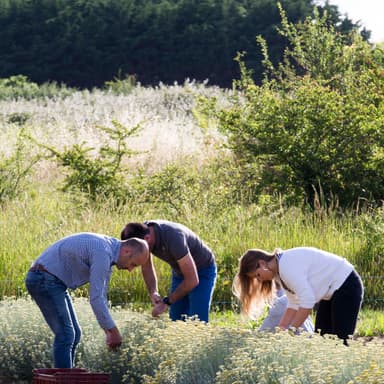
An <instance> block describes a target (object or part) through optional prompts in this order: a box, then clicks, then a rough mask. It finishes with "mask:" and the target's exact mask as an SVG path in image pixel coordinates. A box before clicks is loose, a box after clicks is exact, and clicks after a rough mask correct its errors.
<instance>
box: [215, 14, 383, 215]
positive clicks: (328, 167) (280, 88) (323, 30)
mask: <svg viewBox="0 0 384 384" xmlns="http://www.w3.org/2000/svg"><path fill="white" fill-rule="evenodd" d="M281 14H282V28H281V31H280V33H281V34H282V35H284V36H285V37H286V38H287V39H288V42H289V47H288V48H287V49H286V53H285V59H284V61H283V62H282V63H280V64H279V66H277V67H276V68H275V67H274V66H273V65H272V63H271V62H270V61H269V59H268V49H267V46H266V43H265V41H264V40H263V39H262V38H261V37H259V38H258V41H259V42H260V44H261V47H262V50H263V53H264V64H265V68H266V70H265V79H264V82H263V84H262V85H261V86H257V85H256V84H255V83H254V81H253V80H252V77H251V73H250V71H249V70H248V69H247V68H246V67H245V65H244V63H243V62H242V57H241V55H240V56H239V58H238V60H239V63H240V68H241V79H240V80H239V81H236V82H235V83H234V84H235V87H236V89H237V91H238V93H235V94H234V97H233V106H232V107H228V108H224V109H219V110H218V113H217V117H218V123H219V126H220V128H221V130H222V132H224V133H225V134H226V135H227V136H228V146H229V147H230V148H231V149H232V150H233V153H234V154H235V156H236V158H237V159H238V162H239V165H240V167H242V168H243V172H244V173H245V172H247V171H248V170H250V171H251V173H250V175H252V177H253V179H254V181H253V184H254V193H255V194H256V195H259V194H276V193H277V194H281V195H285V196H286V197H287V199H288V201H290V202H291V203H292V204H299V203H300V202H303V201H306V202H309V203H311V204H313V202H314V200H315V196H316V194H318V195H319V194H320V188H321V193H323V196H324V197H325V202H326V203H331V201H334V200H335V199H338V201H339V202H340V205H341V206H343V207H348V206H352V205H353V204H356V203H357V201H358V199H359V198H362V197H364V198H366V199H370V200H376V201H379V200H380V199H382V198H383V196H384V188H383V183H382V182H381V181H382V180H383V178H384V118H383V116H384V113H383V112H384V92H383V90H384V89H383V84H384V83H383V73H384V72H383V69H384V66H383V64H384V51H383V49H382V48H380V47H371V46H370V45H369V44H368V43H367V42H365V41H363V40H362V39H361V37H360V36H359V35H358V34H355V35H351V36H350V39H351V43H350V45H345V39H344V38H343V37H342V36H341V35H339V34H337V33H336V32H335V31H334V30H333V28H332V27H330V26H329V25H328V23H327V20H326V15H325V16H324V17H323V18H320V17H319V16H318V14H316V13H315V19H307V20H306V21H305V22H304V23H302V24H297V25H292V24H290V23H289V22H288V21H287V19H286V17H285V15H284V12H283V11H282V10H281ZM297 68H299V69H297ZM209 105H210V104H209ZM211 114H212V112H211Z"/></svg>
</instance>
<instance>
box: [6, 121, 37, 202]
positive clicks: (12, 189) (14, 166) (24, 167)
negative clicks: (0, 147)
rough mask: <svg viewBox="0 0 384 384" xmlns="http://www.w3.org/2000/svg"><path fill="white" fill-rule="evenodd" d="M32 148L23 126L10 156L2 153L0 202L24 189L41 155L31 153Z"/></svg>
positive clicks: (13, 196)
mask: <svg viewBox="0 0 384 384" xmlns="http://www.w3.org/2000/svg"><path fill="white" fill-rule="evenodd" d="M30 150H31V148H30V147H29V146H28V144H27V136H26V134H25V129H24V128H21V129H20V130H19V131H18V132H17V141H16V145H15V148H14V151H13V153H12V154H11V155H10V156H8V157H6V156H5V155H3V154H2V153H0V204H2V203H4V201H6V200H9V199H14V198H15V197H16V196H18V194H19V193H20V192H22V191H23V187H24V186H25V183H26V181H27V179H28V177H29V176H30V175H31V173H32V170H33V167H34V165H35V164H36V163H37V162H38V161H39V160H40V155H38V154H37V155H35V154H31V153H30Z"/></svg>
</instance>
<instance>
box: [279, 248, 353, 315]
mask: <svg viewBox="0 0 384 384" xmlns="http://www.w3.org/2000/svg"><path fill="white" fill-rule="evenodd" d="M278 264H279V275H280V276H279V277H280V281H281V285H282V286H283V287H284V290H285V292H286V294H287V298H288V308H292V309H298V308H299V307H302V308H313V306H314V305H315V304H316V303H317V302H319V301H320V300H330V299H331V297H332V295H333V293H334V292H335V291H336V290H337V289H338V288H340V286H341V285H342V284H343V283H344V281H345V280H346V278H347V277H348V276H349V274H350V273H351V272H352V271H353V269H354V268H353V265H352V264H351V263H349V262H348V261H347V260H346V259H344V258H342V257H340V256H337V255H335V254H333V253H330V252H326V251H323V250H320V249H317V248H312V247H298V248H292V249H287V250H284V251H282V253H281V255H280V258H279V260H278ZM290 291H293V293H292V292H290Z"/></svg>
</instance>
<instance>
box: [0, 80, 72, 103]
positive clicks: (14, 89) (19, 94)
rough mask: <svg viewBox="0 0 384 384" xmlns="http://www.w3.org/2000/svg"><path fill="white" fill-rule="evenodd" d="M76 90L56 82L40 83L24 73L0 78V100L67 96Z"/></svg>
mask: <svg viewBox="0 0 384 384" xmlns="http://www.w3.org/2000/svg"><path fill="white" fill-rule="evenodd" d="M73 92H74V91H73V90H71V89H70V88H68V87H66V86H65V85H60V86H59V85H58V84H57V83H56V82H46V83H44V84H42V85H38V84H37V83H34V82H32V81H30V80H29V79H28V77H27V76H24V75H15V76H10V77H9V78H3V79H0V100H7V99H21V98H23V99H28V100H31V99H34V98H40V97H55V96H60V97H65V96H68V95H70V94H72V93H73Z"/></svg>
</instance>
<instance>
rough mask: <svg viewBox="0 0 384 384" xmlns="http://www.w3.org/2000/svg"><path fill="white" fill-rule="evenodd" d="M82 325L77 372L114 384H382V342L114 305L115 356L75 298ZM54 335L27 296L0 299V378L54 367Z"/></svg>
mask: <svg viewBox="0 0 384 384" xmlns="http://www.w3.org/2000/svg"><path fill="white" fill-rule="evenodd" d="M75 308H76V311H77V313H78V316H79V321H80V324H81V325H82V331H83V336H82V341H81V343H80V345H79V348H78V353H77V364H76V366H77V367H84V368H87V369H89V370H91V371H95V372H96V371H103V372H109V373H110V374H111V383H116V384H117V383H130V384H136V383H145V384H155V383H156V384H160V383H162V384H166V383H167V384H177V383H180V384H202V383H204V384H209V383H217V384H234V383H237V384H240V383H241V384H246V383H249V384H251V383H252V384H255V383H263V384H276V383H279V384H280V383H281V384H304V383H306V384H326V383H333V384H367V383H377V384H379V383H382V378H383V375H384V348H383V341H380V340H376V341H369V342H364V341H363V340H362V339H360V340H352V341H351V342H350V346H349V347H345V346H343V344H342V343H341V342H339V341H338V340H335V339H333V338H322V337H320V336H318V335H314V336H308V335H307V334H301V335H299V336H293V335H292V334H290V333H288V332H277V333H275V334H271V333H261V332H258V331H255V330H251V329H245V328H244V327H240V326H239V327H233V326H232V327H225V326H218V325H211V324H203V323H201V322H198V321H194V320H188V321H186V322H171V321H169V320H168V318H167V316H166V315H164V317H163V318H161V319H158V320H155V319H152V318H151V317H150V316H149V314H145V313H140V312H137V311H132V310H128V309H121V308H116V309H114V310H113V316H114V318H115V319H116V321H117V324H118V326H119V328H120V330H121V332H122V335H123V345H122V347H121V349H120V350H119V351H117V352H111V351H108V350H107V349H106V347H105V344H104V343H105V341H104V332H103V331H102V330H101V329H100V328H99V326H98V324H97V322H96V320H95V319H94V316H93V313H92V311H91V308H90V305H89V303H88V302H87V300H85V299H75ZM51 342H52V334H51V332H50V330H49V329H48V327H47V326H46V324H45V322H44V321H43V319H42V317H41V315H40V313H39V311H38V308H37V306H36V305H35V304H34V303H33V302H32V301H31V300H30V299H18V300H14V299H7V300H3V301H1V302H0V377H1V376H3V377H8V378H9V382H14V383H24V382H25V383H28V382H29V383H30V382H31V379H32V369H33V368H43V367H44V368H47V367H50V366H51V355H50V346H51Z"/></svg>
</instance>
